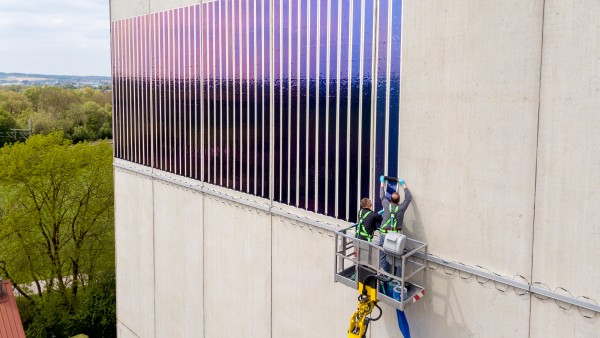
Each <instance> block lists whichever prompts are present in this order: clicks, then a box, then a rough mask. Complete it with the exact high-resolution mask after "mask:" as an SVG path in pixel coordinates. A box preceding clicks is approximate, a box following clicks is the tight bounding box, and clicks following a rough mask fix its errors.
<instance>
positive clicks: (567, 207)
mask: <svg viewBox="0 0 600 338" xmlns="http://www.w3.org/2000/svg"><path fill="white" fill-rule="evenodd" d="M193 3H197V1H185V2H179V1H158V0H152V1H123V0H113V1H111V15H112V17H111V18H112V20H118V19H121V18H127V17H131V16H136V15H143V14H148V13H151V12H155V11H159V10H164V9H169V8H175V7H180V6H183V5H189V4H193ZM598 22H600V3H599V2H598V1H596V0H577V1H571V2H564V1H557V0H546V1H543V0H534V1H527V2H523V1H516V0H509V1H478V0H465V1H458V2H456V1H450V2H448V1H433V0H421V1H416V0H414V1H413V0H405V1H404V27H403V29H404V36H403V58H402V86H403V87H402V100H401V105H402V114H401V126H402V128H401V132H400V134H401V149H400V152H401V163H400V167H401V172H402V173H403V176H404V177H405V178H406V179H407V182H408V184H409V187H410V188H411V191H412V192H413V196H414V201H413V204H412V205H411V207H410V208H409V212H408V214H407V217H406V219H405V222H406V231H407V233H408V234H409V235H410V236H413V237H416V238H419V239H422V240H424V241H426V242H428V244H429V251H430V253H433V254H435V255H438V256H441V257H443V258H444V259H446V260H450V261H458V262H462V263H465V264H469V265H480V266H482V267H484V268H486V269H489V270H490V271H493V272H496V273H499V274H502V275H506V276H508V277H509V278H513V277H514V278H517V279H519V280H520V281H523V282H526V283H527V282H536V283H542V284H540V285H546V286H547V288H549V289H550V290H553V291H554V290H556V291H557V292H559V293H563V294H572V295H573V296H574V297H578V296H586V297H590V298H593V299H595V300H596V301H598V302H600V283H598V282H597V281H598V280H600V269H598V267H599V266H600V258H599V257H600V255H598V254H597V252H596V251H597V248H598V247H600V231H599V230H598V227H597V226H596V223H597V221H596V220H597V219H599V218H600V211H599V210H600V209H599V208H598V207H597V205H599V204H600V193H599V192H598V191H597V190H598V189H596V187H597V186H598V185H600V156H599V154H598V149H600V133H598V130H600V115H599V113H598V107H600V76H599V75H598V74H599V73H600V61H599V59H598V55H600V26H598V24H597V23H598ZM148 173H149V174H150V172H148ZM167 176H168V175H167ZM176 179H177V178H174V177H170V178H169V180H176ZM164 182H165V180H161V179H153V178H151V177H150V176H145V175H140V174H134V173H132V172H130V171H125V170H121V169H116V171H115V199H116V211H115V212H116V218H115V219H116V243H117V276H118V277H117V298H118V299H117V301H118V305H117V311H118V322H119V324H118V325H119V328H118V329H119V335H120V337H133V336H139V337H163V336H173V337H232V336H236V337H254V336H256V337H307V336H314V337H344V336H345V335H346V329H347V325H348V318H349V316H350V314H351V313H352V312H353V311H354V310H355V306H356V305H355V297H356V296H355V292H354V291H353V290H350V289H349V288H347V287H345V286H343V285H340V284H336V283H333V238H332V236H331V233H328V232H327V231H325V230H323V229H320V228H316V227H313V226H310V225H308V224H304V223H302V222H296V221H290V220H289V219H286V218H282V217H279V216H276V215H271V214H269V213H266V212H264V211H260V210H257V209H252V208H249V207H247V206H243V205H241V204H238V203H234V202H230V201H228V200H226V199H222V198H218V197H214V196H212V197H211V195H207V194H202V193H199V192H198V191H197V190H194V189H189V188H183V187H182V185H181V184H167V183H164ZM182 182H183V181H182ZM186 184H188V185H189V184H197V185H199V184H200V183H198V182H196V183H194V182H187V183H186ZM183 185H185V184H183ZM212 188H214V189H217V188H216V187H211V189H212ZM217 190H218V189H217ZM221 192H223V193H227V194H231V195H232V196H235V198H239V199H242V200H243V199H251V200H253V201H254V202H257V203H262V204H263V205H268V201H264V200H257V199H256V198H254V197H252V196H248V195H243V194H236V193H235V192H228V191H224V190H223V191H221ZM291 212H295V213H297V214H299V215H302V216H306V217H310V218H312V219H324V220H325V221H327V222H330V223H332V224H337V225H340V226H341V225H342V223H341V222H338V223H336V221H335V220H331V219H326V218H322V217H320V216H319V215H314V214H310V213H305V212H303V211H301V210H295V211H294V210H292V211H291ZM559 305H560V306H562V307H564V308H565V309H563V308H561V307H559ZM507 314H510V315H509V316H508V315H507ZM407 316H408V318H409V322H410V324H411V330H412V333H413V336H414V337H465V336H474V337H481V336H486V337H490V336H491V337H552V336H569V337H598V336H600V333H599V332H600V315H599V314H595V317H594V318H587V317H585V316H588V317H592V316H594V313H589V312H586V311H585V310H581V309H577V308H574V307H569V306H568V305H565V304H561V303H558V304H557V303H556V302H555V301H553V300H541V299H538V298H536V297H533V296H531V295H528V294H522V293H520V292H517V291H515V290H513V289H512V288H508V287H506V286H505V285H502V284H494V283H493V282H491V281H486V280H482V279H477V278H475V277H474V276H469V275H467V274H464V273H459V272H458V271H453V270H449V269H444V268H443V267H441V266H435V265H431V266H430V269H428V289H427V293H426V297H425V298H424V299H423V300H422V301H419V302H417V303H415V304H414V305H413V306H412V307H410V308H409V309H408V311H407ZM370 333H371V337H400V334H399V332H398V329H397V325H396V319H395V314H394V311H392V310H391V309H390V308H388V307H386V306H384V317H383V319H382V321H379V322H377V323H374V324H373V325H372V326H371V329H370Z"/></svg>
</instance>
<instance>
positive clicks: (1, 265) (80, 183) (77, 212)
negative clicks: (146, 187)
mask: <svg viewBox="0 0 600 338" xmlns="http://www.w3.org/2000/svg"><path fill="white" fill-rule="evenodd" d="M0 163H2V165H1V166H0V274H1V275H2V276H3V277H5V278H10V279H11V280H12V282H13V285H14V286H15V288H16V289H17V290H18V292H19V293H20V294H21V295H23V297H26V298H28V299H30V300H32V301H33V298H34V297H40V298H41V297H44V295H45V294H52V293H56V294H57V295H59V296H60V299H61V301H62V303H63V304H65V306H67V307H72V306H73V305H74V304H75V303H76V302H77V295H78V291H79V289H80V287H85V286H86V284H87V281H89V280H91V279H93V278H94V277H95V276H96V275H97V274H98V273H99V272H102V271H110V270H113V269H114V227H113V224H114V222H113V217H114V216H113V177H112V148H111V145H110V143H109V142H107V141H100V142H96V143H93V144H90V143H79V144H75V145H73V144H71V141H70V140H67V139H65V138H64V136H63V134H62V133H51V134H49V135H34V136H32V137H31V138H29V139H28V140H27V142H25V143H17V144H14V145H7V146H5V147H3V148H1V149H0ZM26 284H30V285H32V286H33V290H27V289H26V288H23V287H22V285H26ZM32 291H33V292H32Z"/></svg>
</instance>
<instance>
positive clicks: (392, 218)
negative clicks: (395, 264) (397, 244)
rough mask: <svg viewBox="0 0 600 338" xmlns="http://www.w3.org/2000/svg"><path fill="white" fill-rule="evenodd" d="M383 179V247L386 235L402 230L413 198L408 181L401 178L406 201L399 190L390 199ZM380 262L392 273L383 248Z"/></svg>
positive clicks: (380, 231)
mask: <svg viewBox="0 0 600 338" xmlns="http://www.w3.org/2000/svg"><path fill="white" fill-rule="evenodd" d="M379 180H380V181H381V187H380V188H379V198H381V205H382V206H383V219H382V221H381V228H380V229H379V233H380V234H381V237H380V241H379V245H381V246H382V247H383V242H384V240H385V235H386V234H387V233H388V232H402V222H403V221H404V213H405V212H406V209H408V206H409V205H410V201H411V200H412V195H411V194H410V191H409V190H408V187H407V186H406V182H404V180H402V179H400V180H399V181H398V182H399V183H400V185H401V186H402V188H403V189H404V201H403V202H402V203H400V194H398V193H397V192H394V193H392V195H391V196H390V200H388V199H387V197H386V196H385V188H386V187H385V186H386V184H385V178H384V176H381V177H380V178H379ZM379 259H380V264H381V267H383V269H384V270H385V271H386V272H388V273H391V271H392V267H391V265H390V263H388V261H387V259H386V257H385V253H384V252H383V250H381V255H380V257H379Z"/></svg>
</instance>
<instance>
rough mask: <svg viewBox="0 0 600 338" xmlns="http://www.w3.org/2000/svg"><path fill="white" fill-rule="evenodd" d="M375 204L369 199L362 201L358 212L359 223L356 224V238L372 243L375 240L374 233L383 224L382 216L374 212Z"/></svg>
mask: <svg viewBox="0 0 600 338" xmlns="http://www.w3.org/2000/svg"><path fill="white" fill-rule="evenodd" d="M372 209H373V202H371V200H370V199H368V198H366V197H365V198H363V199H361V200H360V210H359V211H358V222H357V223H356V238H358V239H362V240H363V241H367V242H370V241H371V240H372V239H373V233H374V232H375V230H376V229H377V228H378V225H379V224H378V223H381V220H382V218H381V215H380V214H379V213H377V212H373V210H372Z"/></svg>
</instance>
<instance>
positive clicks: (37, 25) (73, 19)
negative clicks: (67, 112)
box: [0, 0, 110, 76]
mask: <svg viewBox="0 0 600 338" xmlns="http://www.w3.org/2000/svg"><path fill="white" fill-rule="evenodd" d="M108 2H109V0H0V72H5V73H13V72H18V73H36V74H53V75H105V76H110V21H109V20H110V19H109V5H108Z"/></svg>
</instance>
